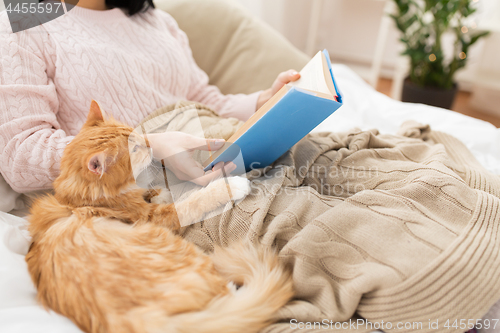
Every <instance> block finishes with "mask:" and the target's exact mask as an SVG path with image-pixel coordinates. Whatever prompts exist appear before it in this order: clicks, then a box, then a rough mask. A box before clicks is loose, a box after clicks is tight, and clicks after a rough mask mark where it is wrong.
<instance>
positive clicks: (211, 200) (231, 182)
mask: <svg viewBox="0 0 500 333" xmlns="http://www.w3.org/2000/svg"><path fill="white" fill-rule="evenodd" d="M250 190H251V188H250V181H249V180H248V179H246V178H244V177H228V178H221V179H217V180H216V181H214V182H212V183H210V184H209V185H208V186H207V187H205V188H202V189H200V190H198V191H196V192H195V193H193V194H191V195H190V196H189V197H187V198H186V199H184V200H182V201H181V202H179V203H176V204H175V208H176V210H177V214H178V216H179V221H180V222H181V225H182V226H185V225H189V224H192V223H195V222H198V221H201V219H202V218H203V216H204V215H205V214H207V213H210V212H211V211H213V210H215V209H217V208H219V207H221V206H223V205H225V204H226V203H228V202H229V201H231V200H234V201H236V200H240V199H242V198H244V197H245V196H246V195H248V194H249V193H250Z"/></svg>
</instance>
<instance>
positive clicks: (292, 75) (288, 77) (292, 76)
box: [257, 69, 300, 110]
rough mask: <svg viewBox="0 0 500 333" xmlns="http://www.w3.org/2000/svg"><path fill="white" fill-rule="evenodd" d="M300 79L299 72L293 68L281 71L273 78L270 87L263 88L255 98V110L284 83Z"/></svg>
mask: <svg viewBox="0 0 500 333" xmlns="http://www.w3.org/2000/svg"><path fill="white" fill-rule="evenodd" d="M298 79H300V74H299V73H298V72H297V71H296V70H294V69H290V70H287V71H286V72H281V73H280V74H279V75H278V77H277V78H276V80H274V83H273V85H272V86H271V88H269V89H267V90H264V91H263V92H262V93H261V94H260V96H259V99H258V100H257V110H258V109H260V107H261V106H262V105H264V103H266V102H267V101H268V100H269V99H270V98H271V97H273V95H274V94H276V93H277V92H278V91H279V90H280V89H281V88H282V87H283V86H284V85H285V84H287V83H289V82H293V81H297V80H298Z"/></svg>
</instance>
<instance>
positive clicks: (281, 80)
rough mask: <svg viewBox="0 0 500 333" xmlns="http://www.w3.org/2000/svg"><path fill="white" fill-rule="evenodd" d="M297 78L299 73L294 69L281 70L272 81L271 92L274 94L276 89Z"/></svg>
mask: <svg viewBox="0 0 500 333" xmlns="http://www.w3.org/2000/svg"><path fill="white" fill-rule="evenodd" d="M299 78H300V74H299V73H298V72H297V71H296V70H294V69H290V70H287V71H286V72H281V73H280V74H279V75H278V77H277V78H276V80H275V81H274V83H273V86H272V94H273V95H274V94H275V93H277V92H278V90H280V89H281V88H282V87H283V86H284V85H285V84H287V83H289V82H293V81H297V80H298V79H299Z"/></svg>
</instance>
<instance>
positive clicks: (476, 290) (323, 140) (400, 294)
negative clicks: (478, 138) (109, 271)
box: [143, 102, 500, 333]
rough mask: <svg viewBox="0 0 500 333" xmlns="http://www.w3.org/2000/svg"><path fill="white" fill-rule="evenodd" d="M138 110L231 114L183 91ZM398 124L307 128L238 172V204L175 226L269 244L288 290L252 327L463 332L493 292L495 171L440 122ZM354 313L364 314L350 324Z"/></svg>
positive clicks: (223, 125) (212, 118)
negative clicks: (245, 183)
mask: <svg viewBox="0 0 500 333" xmlns="http://www.w3.org/2000/svg"><path fill="white" fill-rule="evenodd" d="M174 109H175V110H174ZM171 110H174V111H172V112H167V111H171ZM188 110H191V111H190V112H191V113H189V114H191V115H192V114H193V113H192V110H197V113H198V115H199V116H200V118H199V119H200V120H197V119H194V118H193V117H191V116H186V115H187V114H188V113H186V112H187V111H188ZM146 120H149V121H146V122H144V123H143V126H144V128H145V129H146V131H161V130H165V129H167V128H168V129H169V130H183V129H186V128H189V126H192V124H193V122H199V121H201V124H202V127H203V130H204V132H205V135H206V136H207V137H223V138H225V139H227V138H229V136H230V135H231V134H232V133H233V132H234V130H235V129H236V128H237V127H238V126H239V125H241V124H240V123H239V122H238V121H236V120H234V119H220V118H218V117H217V116H216V115H215V113H213V112H212V111H210V110H208V109H206V108H204V107H203V106H201V105H199V104H193V103H186V102H182V103H179V104H178V105H176V106H175V107H167V108H163V109H161V110H158V111H157V112H155V113H153V114H152V115H151V116H150V117H148V119H146ZM398 134H399V135H398V136H396V135H381V134H379V133H378V132H377V131H376V130H371V131H365V132H363V131H359V130H353V131H350V132H346V133H322V134H311V135H308V136H307V137H305V138H304V139H303V140H301V141H300V142H299V143H298V144H297V145H295V146H294V147H293V148H292V149H291V150H290V151H288V152H287V153H286V154H284V155H283V156H282V157H281V158H280V159H279V160H278V161H276V162H275V163H274V165H273V167H272V168H267V169H265V170H262V169H261V170H254V171H252V172H251V173H249V175H248V176H249V178H250V179H252V180H253V191H252V193H251V194H250V195H249V196H248V197H247V198H246V199H245V200H243V201H242V202H241V203H240V204H238V205H237V206H236V207H234V208H233V209H231V210H229V211H227V212H225V213H223V214H222V215H220V216H217V217H213V218H210V219H208V220H205V221H203V222H201V223H197V224H194V225H192V226H189V227H187V228H186V229H185V230H184V232H183V235H184V237H185V238H186V239H188V240H190V241H192V242H194V243H196V244H197V245H198V246H200V247H201V248H202V249H203V250H205V251H207V252H208V251H211V250H212V249H213V246H214V244H222V245H225V244H227V243H229V242H231V241H233V240H235V239H238V238H247V239H250V240H252V241H260V242H261V243H263V244H265V245H269V246H274V247H276V248H277V249H278V250H279V255H280V258H281V259H282V260H283V262H284V263H286V264H287V265H288V266H290V267H291V268H292V269H293V279H294V285H295V290H296V298H295V300H294V301H293V302H291V303H290V304H289V305H288V306H286V307H285V308H284V309H283V310H282V311H281V312H280V314H279V321H280V323H277V324H274V325H272V326H270V327H268V328H267V329H266V330H264V332H266V333H271V332H273V333H275V332H292V331H294V329H297V330H298V329H299V328H302V327H303V328H308V327H313V323H314V322H316V326H315V328H316V329H318V328H321V329H320V330H319V331H323V332H338V331H348V330H352V331H370V327H377V328H378V327H380V328H383V329H384V330H385V331H390V332H412V331H422V332H464V331H466V329H464V326H463V323H466V324H467V325H470V323H471V322H474V323H475V322H476V320H477V319H480V318H481V317H482V316H483V315H484V314H485V313H486V312H487V311H488V309H489V308H490V307H491V306H492V305H493V304H494V303H495V302H496V301H497V300H498V299H500V280H499V279H500V237H499V236H500V234H499V227H500V199H499V196H500V178H499V177H498V176H496V175H493V174H491V173H489V172H487V171H486V170H485V169H483V168H482V167H481V166H480V165H479V164H478V163H477V162H476V160H475V159H474V157H473V156H472V154H471V153H470V152H469V151H468V150H467V149H466V147H465V146H464V145H463V144H462V143H461V142H459V141H458V140H456V139H455V138H453V137H451V136H449V135H447V134H444V133H439V132H433V131H431V130H430V129H429V127H427V126H422V125H419V124H416V123H406V124H405V125H403V127H402V128H401V130H400V132H399V133H398ZM355 314H356V315H359V316H361V317H362V318H366V319H367V320H368V321H370V323H371V324H365V323H362V322H361V321H360V322H358V323H359V324H360V326H356V325H353V323H356V322H355V321H352V320H351V322H349V319H350V318H351V317H352V316H353V315H355ZM469 319H471V320H469ZM291 320H292V321H291ZM455 320H457V322H455ZM344 321H347V322H344ZM382 321H383V324H382ZM308 322H309V324H308ZM319 322H321V323H322V325H321V326H320V325H319ZM342 322H344V323H342ZM419 323H420V324H419ZM454 323H455V324H454ZM342 324H343V325H344V326H342ZM389 324H390V327H389ZM446 324H448V327H447V326H446ZM370 325H373V326H370ZM453 325H455V326H454V327H453ZM461 325H462V327H461ZM327 327H328V328H327ZM498 327H499V328H500V323H498ZM299 331H301V332H308V331H312V330H309V329H301V330H299Z"/></svg>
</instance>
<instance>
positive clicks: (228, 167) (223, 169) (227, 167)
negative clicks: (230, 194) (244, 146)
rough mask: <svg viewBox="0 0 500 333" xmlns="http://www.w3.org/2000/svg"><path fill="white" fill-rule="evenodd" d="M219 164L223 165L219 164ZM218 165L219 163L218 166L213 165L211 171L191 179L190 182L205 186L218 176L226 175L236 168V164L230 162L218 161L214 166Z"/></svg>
mask: <svg viewBox="0 0 500 333" xmlns="http://www.w3.org/2000/svg"><path fill="white" fill-rule="evenodd" d="M221 164H222V165H223V166H221ZM218 165H219V167H218V168H217V169H216V168H215V167H214V171H213V172H210V173H206V174H205V175H204V176H202V177H198V178H196V179H192V180H191V182H193V183H195V184H198V185H201V186H206V185H208V184H210V182H212V181H214V180H216V179H218V178H221V177H226V176H228V175H229V174H230V173H231V172H233V171H234V170H235V169H236V165H235V164H234V163H232V162H230V163H226V164H223V163H222V162H220V163H217V165H216V166H218Z"/></svg>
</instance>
